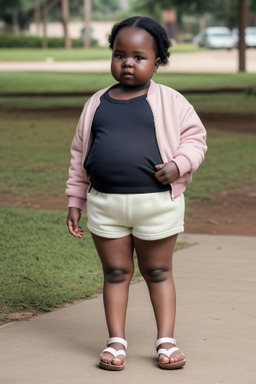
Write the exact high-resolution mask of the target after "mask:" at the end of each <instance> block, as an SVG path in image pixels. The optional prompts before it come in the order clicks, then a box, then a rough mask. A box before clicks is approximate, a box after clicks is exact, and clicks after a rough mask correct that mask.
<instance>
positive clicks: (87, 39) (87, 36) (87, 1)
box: [84, 0, 91, 49]
mask: <svg viewBox="0 0 256 384" xmlns="http://www.w3.org/2000/svg"><path fill="white" fill-rule="evenodd" d="M84 24H85V25H84V48H86V49H88V48H90V47H91V0H84Z"/></svg>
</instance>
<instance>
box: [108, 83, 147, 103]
mask: <svg viewBox="0 0 256 384" xmlns="http://www.w3.org/2000/svg"><path fill="white" fill-rule="evenodd" d="M149 85H150V81H149V82H148V83H147V84H146V85H142V86H141V87H127V86H124V85H122V84H117V85H116V86H115V87H114V88H111V89H110V91H109V95H110V96H111V97H113V98H116V99H120V100H127V99H132V98H133V97H138V96H142V95H145V94H146V93H147V90H148V88H149Z"/></svg>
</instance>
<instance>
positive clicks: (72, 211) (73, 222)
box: [67, 207, 84, 238]
mask: <svg viewBox="0 0 256 384" xmlns="http://www.w3.org/2000/svg"><path fill="white" fill-rule="evenodd" d="M80 218H81V211H80V209H78V208H76V207H70V208H69V212H68V217H67V226H68V230H69V233H71V235H73V236H75V237H79V238H81V237H82V236H83V234H84V231H83V230H82V228H81V227H80V226H79V220H80Z"/></svg>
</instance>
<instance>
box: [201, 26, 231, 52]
mask: <svg viewBox="0 0 256 384" xmlns="http://www.w3.org/2000/svg"><path fill="white" fill-rule="evenodd" d="M194 42H195V43H196V44H197V45H198V46H199V47H206V48H209V49H232V48H234V46H235V43H234V37H233V35H232V33H231V30H230V29H229V28H226V27H209V28H205V29H203V30H202V31H201V32H200V33H199V34H198V35H197V36H196V37H195V39H194Z"/></svg>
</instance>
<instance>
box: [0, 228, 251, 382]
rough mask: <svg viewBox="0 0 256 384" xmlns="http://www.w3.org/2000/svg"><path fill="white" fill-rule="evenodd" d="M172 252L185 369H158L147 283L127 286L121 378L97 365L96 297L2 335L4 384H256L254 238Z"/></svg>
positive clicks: (102, 331) (204, 240) (209, 238)
mask: <svg viewBox="0 0 256 384" xmlns="http://www.w3.org/2000/svg"><path fill="white" fill-rule="evenodd" d="M179 240H180V241H185V242H188V243H189V244H190V247H187V248H184V249H183V250H181V251H178V252H177V253H176V254H175V263H174V264H175V268H174V269H175V271H174V272H175V280H176V287H177V298H178V300H177V302H178V307H177V326H176V334H175V336H176V338H177V340H178V345H179V346H180V348H182V349H183V351H184V352H185V353H186V357H187V365H186V367H185V368H183V369H181V370H176V371H163V370H160V369H158V368H157V365H156V354H155V351H154V346H153V341H154V339H155V322H154V317H153V313H152V308H151V304H150V301H149V298H148V293H147V289H146V287H145V283H144V282H140V283H136V284H133V285H132V286H131V291H130V301H129V308H128V317H127V339H128V343H129V346H128V356H127V365H126V368H125V370H124V371H122V372H106V371H103V370H101V369H99V368H98V367H97V359H98V355H99V353H100V352H101V350H102V348H103V347H104V341H105V340H106V337H107V332H106V327H105V319H104V313H103V306H102V297H101V295H100V296H99V297H98V298H96V299H91V300H85V301H83V302H80V303H79V304H74V305H71V306H68V307H65V308H62V309H59V310H56V311H54V312H51V313H48V314H45V315H41V316H38V317H35V318H32V319H31V320H29V321H22V322H19V323H15V324H11V325H8V326H5V327H2V328H1V329H0V356H1V363H0V378H1V380H0V381H1V383H3V384H89V383H90V384H91V383H93V384H102V383H104V384H110V383H111V384H112V383H114V384H117V383H122V384H131V383H138V384H144V383H145V384H151V383H152V384H153V383H154V384H156V383H160V384H164V383H169V382H172V383H175V384H199V383H207V384H221V383H224V384H244V383H246V384H254V383H255V377H256V366H255V357H256V352H255V343H256V333H255V324H256V305H255V304H256V299H255V297H256V295H255V293H256V290H255V288H256V259H255V255H256V254H255V250H256V237H239V236H236V237H234V236H219V235H188V234H183V235H181V236H180V238H179Z"/></svg>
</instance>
